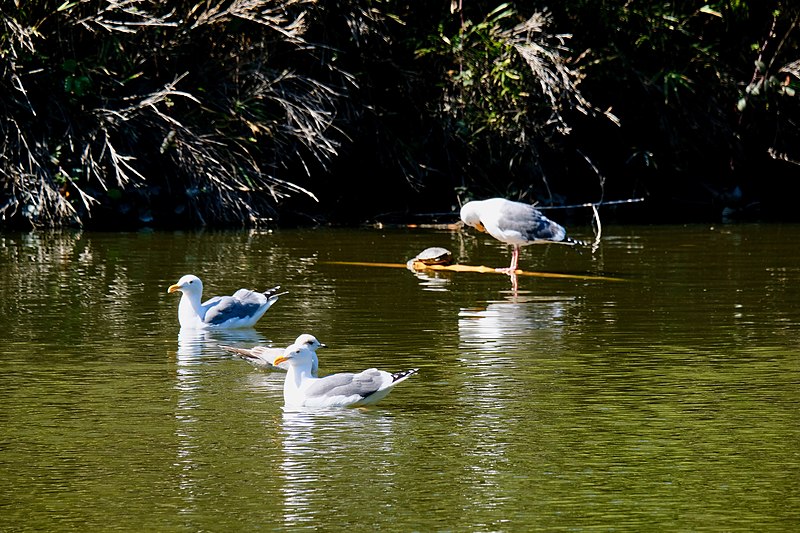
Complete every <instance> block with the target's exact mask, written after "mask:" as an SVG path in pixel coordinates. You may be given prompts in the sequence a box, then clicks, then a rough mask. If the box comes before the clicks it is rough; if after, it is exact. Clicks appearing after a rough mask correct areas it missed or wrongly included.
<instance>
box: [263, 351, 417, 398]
mask: <svg viewBox="0 0 800 533" xmlns="http://www.w3.org/2000/svg"><path fill="white" fill-rule="evenodd" d="M312 357H313V352H312V350H310V349H308V348H307V347H305V346H302V345H296V344H293V345H291V346H289V347H288V348H286V352H285V353H284V354H283V355H282V356H281V357H278V358H277V359H275V361H274V364H275V365H280V364H281V363H284V362H287V363H289V369H288V371H287V373H286V380H285V381H284V382H283V401H284V404H285V406H286V407H289V408H298V407H323V408H324V407H360V406H364V405H372V404H375V403H377V402H378V401H379V400H381V399H383V398H384V397H386V395H387V394H389V392H391V390H392V389H393V388H394V387H395V385H397V384H398V383H401V382H402V381H405V380H406V379H408V378H409V377H411V376H412V375H413V374H416V373H417V372H418V371H419V369H418V368H412V369H410V370H404V371H402V372H395V373H389V372H385V371H383V370H378V369H377V368H370V369H367V370H364V371H362V372H358V373H356V374H353V373H349V372H342V373H339V374H331V375H329V376H325V377H323V378H317V377H314V376H312V375H311V367H312Z"/></svg>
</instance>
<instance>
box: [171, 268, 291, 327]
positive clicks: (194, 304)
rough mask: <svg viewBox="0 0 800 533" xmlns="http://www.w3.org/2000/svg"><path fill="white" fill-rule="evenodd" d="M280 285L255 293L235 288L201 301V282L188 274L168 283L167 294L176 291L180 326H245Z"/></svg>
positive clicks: (275, 297) (253, 320)
mask: <svg viewBox="0 0 800 533" xmlns="http://www.w3.org/2000/svg"><path fill="white" fill-rule="evenodd" d="M279 289H280V286H277V287H273V288H271V289H269V290H268V291H264V292H257V291H250V290H247V289H239V290H238V291H236V292H235V293H233V295H232V296H215V297H214V298H211V299H209V300H207V301H205V302H203V303H202V304H201V303H200V300H201V299H202V297H203V282H202V281H200V278H198V277H197V276H193V275H191V274H188V275H186V276H183V277H182V278H181V279H179V280H178V283H176V284H174V285H170V286H169V288H168V289H167V292H168V293H172V292H176V291H180V292H182V293H183V295H182V296H181V303H180V304H179V305H178V320H179V321H180V323H181V328H187V329H209V328H249V327H252V326H253V324H255V323H256V322H257V321H258V319H259V318H261V317H262V316H264V313H266V312H267V309H269V308H270V307H271V306H272V304H274V303H275V302H277V301H278V297H279V296H281V295H283V294H286V293H285V292H281V293H279V292H278V290H279Z"/></svg>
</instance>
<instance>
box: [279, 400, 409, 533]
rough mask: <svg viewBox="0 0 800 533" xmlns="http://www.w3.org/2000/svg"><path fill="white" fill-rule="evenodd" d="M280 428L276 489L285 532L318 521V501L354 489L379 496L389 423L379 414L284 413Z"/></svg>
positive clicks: (388, 467)
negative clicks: (279, 484)
mask: <svg viewBox="0 0 800 533" xmlns="http://www.w3.org/2000/svg"><path fill="white" fill-rule="evenodd" d="M281 429H282V444H283V446H282V453H283V458H282V460H281V461H280V463H279V469H280V473H281V477H282V478H283V486H282V487H281V489H280V491H281V494H282V496H283V521H284V524H285V525H286V526H287V527H289V528H296V527H297V526H299V525H302V524H307V523H308V522H310V521H312V520H315V521H318V520H319V513H318V509H316V505H318V502H320V501H328V502H335V501H336V500H337V499H339V497H340V496H341V495H342V494H344V493H348V494H349V493H351V492H352V491H353V490H356V491H358V490H360V489H359V487H360V488H361V489H366V490H367V492H375V491H378V492H379V491H381V490H383V489H386V488H387V487H386V486H385V485H387V484H388V485H391V483H392V475H393V472H394V471H395V470H396V468H397V465H396V464H394V461H393V459H395V458H396V457H397V452H396V450H395V435H394V420H393V419H392V418H391V417H390V416H389V415H387V414H386V413H385V412H381V411H377V410H366V409H324V410H320V409H302V408H301V409H291V410H289V409H284V412H283V420H282V427H281ZM315 502H317V504H316V505H315ZM333 506H334V507H335V505H333Z"/></svg>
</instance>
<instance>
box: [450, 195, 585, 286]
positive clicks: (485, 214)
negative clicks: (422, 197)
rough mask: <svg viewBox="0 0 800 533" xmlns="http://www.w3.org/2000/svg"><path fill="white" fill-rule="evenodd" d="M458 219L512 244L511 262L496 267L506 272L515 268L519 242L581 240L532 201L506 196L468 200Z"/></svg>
mask: <svg viewBox="0 0 800 533" xmlns="http://www.w3.org/2000/svg"><path fill="white" fill-rule="evenodd" d="M461 220H462V221H463V222H464V224H466V225H468V226H472V227H473V228H475V229H477V230H478V231H482V232H484V233H488V234H489V235H491V236H492V237H494V238H495V239H497V240H498V241H500V242H504V243H506V244H510V245H511V246H513V247H514V251H513V253H512V255H511V265H510V266H509V267H508V268H498V269H497V271H498V272H504V273H506V274H514V273H515V272H516V271H517V265H518V264H519V249H520V247H521V246H527V245H529V244H541V243H557V244H569V245H575V244H584V243H583V242H581V241H576V240H575V239H572V238H570V237H567V230H565V229H564V227H563V226H561V225H560V224H557V223H555V222H553V221H552V220H550V219H549V218H547V217H546V216H544V215H543V214H542V212H541V211H539V210H538V209H536V208H535V207H533V206H532V205H530V204H523V203H521V202H512V201H511V200H506V199H505V198H490V199H488V200H475V201H472V202H467V203H466V204H464V206H463V207H462V208H461Z"/></svg>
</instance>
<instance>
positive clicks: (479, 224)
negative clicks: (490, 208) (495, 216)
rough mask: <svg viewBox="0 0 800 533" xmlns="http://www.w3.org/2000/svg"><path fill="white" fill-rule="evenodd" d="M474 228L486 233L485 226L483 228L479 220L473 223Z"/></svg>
mask: <svg viewBox="0 0 800 533" xmlns="http://www.w3.org/2000/svg"><path fill="white" fill-rule="evenodd" d="M475 229H476V230H478V231H480V232H481V233H487V231H486V228H484V227H483V224H481V223H480V222H478V223H477V224H475Z"/></svg>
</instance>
